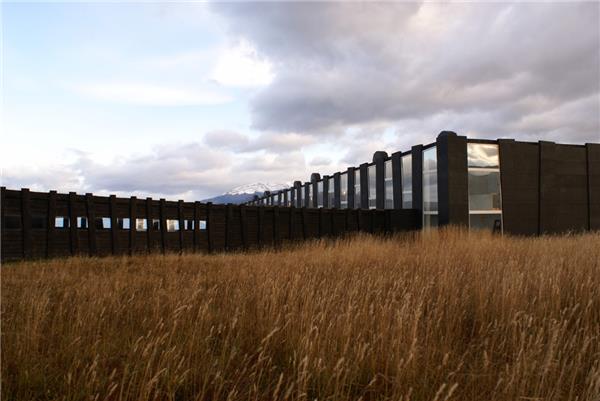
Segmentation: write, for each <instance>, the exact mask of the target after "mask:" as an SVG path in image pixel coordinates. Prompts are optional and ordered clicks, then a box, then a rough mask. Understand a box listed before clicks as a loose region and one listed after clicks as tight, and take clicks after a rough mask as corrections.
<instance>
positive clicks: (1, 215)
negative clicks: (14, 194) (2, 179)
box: [0, 186, 6, 261]
mask: <svg viewBox="0 0 600 401" xmlns="http://www.w3.org/2000/svg"><path fill="white" fill-rule="evenodd" d="M5 198H6V187H4V186H2V187H0V221H1V222H2V231H0V232H1V233H4V224H6V220H5V212H4V209H6V205H5V204H4V199H5ZM0 243H3V242H2V241H1V240H0ZM0 256H1V258H2V259H1V260H2V261H4V259H5V258H6V252H4V251H0Z"/></svg>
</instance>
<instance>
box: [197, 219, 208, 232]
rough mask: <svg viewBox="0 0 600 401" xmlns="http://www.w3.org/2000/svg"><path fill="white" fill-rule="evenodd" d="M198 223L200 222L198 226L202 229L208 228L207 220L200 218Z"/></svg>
mask: <svg viewBox="0 0 600 401" xmlns="http://www.w3.org/2000/svg"><path fill="white" fill-rule="evenodd" d="M198 223H199V224H198V228H199V229H200V230H206V220H200V221H198Z"/></svg>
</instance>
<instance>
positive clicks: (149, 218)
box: [146, 198, 154, 252]
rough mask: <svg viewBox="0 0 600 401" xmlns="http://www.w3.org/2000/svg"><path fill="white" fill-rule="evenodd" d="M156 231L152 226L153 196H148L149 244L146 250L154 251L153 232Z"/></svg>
mask: <svg viewBox="0 0 600 401" xmlns="http://www.w3.org/2000/svg"><path fill="white" fill-rule="evenodd" d="M153 231H154V227H152V198H146V234H147V235H146V240H147V241H148V246H147V248H146V250H147V251H148V252H152V247H153V243H152V233H153Z"/></svg>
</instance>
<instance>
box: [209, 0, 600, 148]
mask: <svg viewBox="0 0 600 401" xmlns="http://www.w3.org/2000/svg"><path fill="white" fill-rule="evenodd" d="M212 7H213V10H216V12H218V13H219V14H220V15H222V16H224V17H225V18H226V19H227V20H228V21H229V27H230V32H231V34H232V35H234V36H236V37H238V36H239V37H244V38H246V39H247V40H248V41H250V42H251V43H253V45H254V46H255V48H256V50H257V52H259V53H260V54H261V55H263V56H264V57H266V58H267V59H269V60H270V62H271V64H272V66H273V73H274V79H273V82H272V83H271V84H270V85H268V86H266V87H264V88H262V89H261V90H260V91H259V92H258V93H257V95H256V96H255V97H254V98H253V99H252V101H251V104H250V109H251V113H252V124H253V127H254V128H255V129H258V130H266V131H282V132H298V133H311V134H315V133H319V134H322V133H326V132H333V131H336V132H339V131H343V130H344V129H347V128H348V127H356V126H359V127H360V126H362V125H367V124H381V123H384V124H388V125H390V126H395V127H397V128H398V129H399V130H400V131H403V130H404V129H403V127H406V126H409V125H413V122H414V121H415V120H416V121H420V122H421V123H422V124H423V125H425V126H430V125H431V124H432V123H434V122H444V123H449V122H451V123H453V125H452V126H435V127H434V128H433V130H432V131H430V133H429V138H430V139H429V141H430V140H431V139H432V137H434V136H435V135H436V134H437V133H438V132H439V131H440V130H442V129H448V128H449V129H454V130H456V131H458V132H460V133H467V132H470V133H473V134H475V135H477V136H487V137H498V136H500V135H499V134H501V135H504V134H506V135H508V136H512V137H517V138H525V137H531V136H536V137H537V138H538V139H544V138H550V137H552V138H559V141H562V142H581V141H586V140H587V141H591V140H596V141H597V137H598V132H600V77H599V72H600V35H599V34H598V32H599V24H600V4H598V3H594V2H590V3H502V4H497V3H494V4H474V3H468V4H464V3H462V4H458V3H453V4H435V3H422V4H418V3H343V4H340V3H335V4H333V3H332V4H327V3H325V4H323V3H291V4H290V3H263V4H261V5H260V6H258V5H256V4H248V3H235V4H231V3H228V4H214V5H213V6H212ZM567 105H569V106H567ZM561 110H568V112H562V111H561ZM572 115H576V116H577V117H578V118H571V117H570V116H572ZM549 121H551V125H550V126H549ZM422 140H423V139H422Z"/></svg>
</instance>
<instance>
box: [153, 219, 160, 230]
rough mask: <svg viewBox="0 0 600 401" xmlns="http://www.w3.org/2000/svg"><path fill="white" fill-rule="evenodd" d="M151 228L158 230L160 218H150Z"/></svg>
mask: <svg viewBox="0 0 600 401" xmlns="http://www.w3.org/2000/svg"><path fill="white" fill-rule="evenodd" d="M152 229H153V230H160V220H159V219H152Z"/></svg>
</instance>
